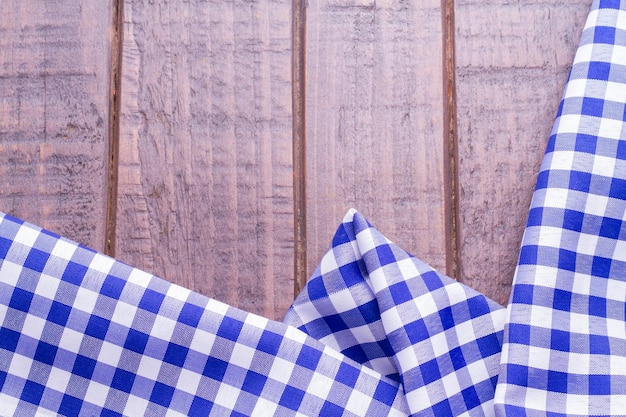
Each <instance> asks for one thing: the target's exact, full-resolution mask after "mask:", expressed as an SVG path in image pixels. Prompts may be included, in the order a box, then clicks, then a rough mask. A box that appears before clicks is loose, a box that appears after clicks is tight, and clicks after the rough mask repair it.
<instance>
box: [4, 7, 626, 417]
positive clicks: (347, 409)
mask: <svg viewBox="0 0 626 417" xmlns="http://www.w3.org/2000/svg"><path fill="white" fill-rule="evenodd" d="M625 105H626V2H625V3H622V2H620V1H615V0H602V1H600V0H596V1H594V3H593V5H592V7H591V11H590V13H589V18H588V20H587V24H586V26H585V29H584V31H583V35H582V38H581V42H580V46H579V48H578V51H577V54H576V58H575V60H574V63H573V66H572V71H571V75H570V78H569V80H568V83H567V86H566V89H565V93H564V96H563V100H562V103H561V106H560V107H559V112H558V114H557V118H556V122H555V125H554V129H553V133H552V135H551V137H550V139H549V142H548V147H547V152H546V155H545V158H544V162H543V165H542V167H541V171H540V173H539V176H538V180H537V186H536V190H535V193H534V197H533V202H532V205H531V209H530V213H529V218H528V225H527V229H526V233H525V235H524V240H523V243H522V248H521V252H520V258H519V265H518V269H517V271H516V276H515V278H514V283H513V291H512V295H511V300H510V303H509V306H508V308H507V309H506V310H505V309H504V308H503V307H502V306H499V305H498V304H496V303H494V302H493V301H491V300H489V299H488V298H486V297H485V296H484V295H482V294H480V293H478V292H476V291H474V290H472V289H470V288H468V287H467V286H465V285H463V284H461V283H459V282H456V281H454V280H452V279H450V278H448V277H446V276H444V275H442V274H440V273H438V272H437V271H435V270H433V269H432V268H430V267H428V266H427V265H425V264H424V263H423V262H421V261H419V260H418V259H416V258H415V257H413V256H411V255H409V254H408V253H406V252H405V251H404V250H402V249H401V248H399V247H398V246H397V245H395V244H393V243H392V242H391V241H389V240H388V239H387V238H386V237H384V236H383V235H382V234H380V233H379V232H378V231H377V230H376V229H375V228H374V227H373V226H372V225H370V224H369V223H368V222H367V220H366V219H365V218H364V217H363V216H362V215H361V214H359V213H358V212H356V211H354V210H350V211H349V212H348V213H347V214H346V216H345V218H344V220H343V222H342V223H341V224H340V226H339V228H338V230H337V233H336V234H335V237H334V238H333V240H332V243H331V247H330V249H329V250H328V252H327V254H326V255H325V256H324V257H323V258H322V260H321V262H320V265H319V267H318V268H317V270H316V272H315V273H314V275H313V277H312V278H311V279H310V280H309V282H308V283H307V285H306V287H305V288H304V290H303V291H302V293H301V294H299V295H298V297H297V298H296V300H295V302H294V304H293V306H292V307H291V309H290V310H289V311H288V313H287V315H286V317H285V322H284V323H280V322H276V321H271V320H267V319H265V318H263V317H259V316H256V315H253V314H250V313H247V312H244V311H242V310H239V309H236V308H234V307H231V306H228V305H226V304H223V303H221V302H218V301H216V300H214V299H210V298H207V297H205V296H202V295H200V294H197V293H194V292H192V291H189V290H187V289H185V288H182V287H179V286H176V285H173V284H170V283H168V282H166V281H164V280H162V279H160V278H157V277H154V276H152V275H150V274H147V273H145V272H143V271H141V270H139V269H136V268H133V267H131V266H128V265H126V264H123V263H121V262H119V261H117V260H115V259H112V258H109V257H107V256H104V255H102V254H100V253H97V252H95V251H93V250H91V249H89V248H85V247H83V246H80V245H78V244H76V243H74V242H72V241H70V240H67V239H65V238H63V237H60V236H57V235H55V234H53V233H50V232H48V231H46V230H43V229H41V228H39V227H37V226H34V225H32V224H29V223H25V222H23V221H21V220H19V219H16V218H14V217H11V216H9V215H0V416H7V417H8V416H20V417H26V416H56V415H63V416H91V415H101V416H129V417H134V416H143V415H147V416H207V415H212V416H274V415H275V416H330V417H334V416H388V415H389V416H409V415H411V416H437V417H440V416H454V417H456V416H493V415H498V416H546V415H549V416H565V415H574V416H603V415H612V416H617V415H622V416H626V227H625V226H624V221H625V220H626V138H625V136H626V124H625V123H624V120H625V112H626V109H625Z"/></svg>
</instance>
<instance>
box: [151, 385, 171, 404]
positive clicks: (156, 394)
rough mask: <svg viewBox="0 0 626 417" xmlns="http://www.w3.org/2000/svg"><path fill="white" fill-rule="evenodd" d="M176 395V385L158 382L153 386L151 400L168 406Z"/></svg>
mask: <svg viewBox="0 0 626 417" xmlns="http://www.w3.org/2000/svg"><path fill="white" fill-rule="evenodd" d="M173 396H174V387H171V386H169V385H165V384H163V383H161V382H158V381H157V382H156V383H155V384H154V387H153V388H152V394H151V395H150V401H151V402H153V403H155V404H158V405H160V406H163V407H165V408H168V407H169V406H170V403H171V402H172V397H173Z"/></svg>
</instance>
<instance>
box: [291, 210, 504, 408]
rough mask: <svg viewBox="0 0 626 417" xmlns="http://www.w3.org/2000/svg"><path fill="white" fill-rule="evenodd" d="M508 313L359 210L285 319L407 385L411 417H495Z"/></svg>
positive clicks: (340, 231)
mask: <svg viewBox="0 0 626 417" xmlns="http://www.w3.org/2000/svg"><path fill="white" fill-rule="evenodd" d="M504 318H505V310H504V308H503V307H502V306H500V305H498V304H496V303H495V302H493V301H491V300H489V299H488V298H486V297H485V296H484V295H482V294H480V293H478V292H476V291H474V290H472V289H471V288H468V287H467V286H465V285H463V284H461V283H459V282H457V281H454V280H452V279H451V278H448V277H446V276H444V275H442V274H440V273H438V272H436V271H435V270H433V269H432V268H430V267H429V266H427V265H426V264H424V263H423V262H421V261H420V260H418V259H416V258H414V257H413V256H411V255H409V254H408V253H407V252H405V251H404V250H402V249H401V248H399V247H398V246H397V245H395V244H393V243H392V242H390V241H389V240H388V239H387V238H385V237H384V236H383V235H382V234H381V233H380V232H378V231H377V230H376V229H375V228H374V227H372V226H371V225H370V224H369V223H368V222H367V220H366V219H365V218H364V217H363V216H362V215H361V214H359V213H358V212H355V211H354V210H351V211H350V212H348V214H347V215H346V217H345V218H344V220H343V223H342V224H341V226H340V227H339V229H338V230H337V233H336V234H335V236H334V238H333V241H332V247H331V249H330V250H329V251H328V252H327V253H326V255H325V256H324V257H323V258H322V261H321V263H320V266H319V267H318V268H317V270H316V271H315V273H314V274H313V277H312V278H311V279H310V280H309V282H308V283H307V285H306V287H305V288H304V290H303V291H302V292H301V293H300V295H299V296H298V297H297V299H296V301H295V303H294V304H293V306H292V307H291V309H290V310H289V311H288V312H287V315H286V317H285V321H286V322H287V323H289V324H292V325H294V326H297V327H298V328H299V329H301V330H302V331H304V332H306V333H308V334H309V335H311V336H312V337H314V338H316V339H318V340H320V341H322V342H323V343H324V344H326V345H328V346H330V347H332V348H334V349H336V350H338V351H341V352H342V353H343V354H345V355H346V356H348V357H350V358H352V359H354V360H356V361H358V362H360V363H363V364H365V365H366V366H368V367H371V368H372V369H374V370H376V371H378V372H380V373H382V374H384V375H387V376H388V377H390V378H392V379H394V380H398V381H401V383H402V386H403V388H404V392H405V395H406V400H407V403H408V406H409V409H410V411H411V413H412V415H416V416H437V417H444V416H461V415H468V416H470V415H476V416H478V415H480V416H482V415H493V396H494V390H495V385H496V380H497V375H498V366H499V363H500V349H501V342H502V329H503V326H504Z"/></svg>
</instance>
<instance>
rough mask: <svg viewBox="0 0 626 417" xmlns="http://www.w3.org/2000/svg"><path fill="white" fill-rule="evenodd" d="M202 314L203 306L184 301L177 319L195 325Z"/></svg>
mask: <svg viewBox="0 0 626 417" xmlns="http://www.w3.org/2000/svg"><path fill="white" fill-rule="evenodd" d="M203 314H204V309H203V308H201V307H199V306H197V305H194V304H191V303H185V305H183V308H182V309H181V310H180V314H179V315H178V321H179V322H181V323H184V324H186V325H188V326H191V327H197V326H198V323H200V319H201V318H202V315H203Z"/></svg>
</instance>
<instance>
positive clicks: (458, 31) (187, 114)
mask: <svg viewBox="0 0 626 417" xmlns="http://www.w3.org/2000/svg"><path fill="white" fill-rule="evenodd" d="M590 4H591V0H570V1H568V2H563V1H556V0H517V1H511V0H488V1H485V0H456V1H452V0H437V1H433V0H422V1H402V0H309V1H308V2H307V1H306V0H293V2H290V1H281V0H276V1H274V0H257V1H252V2H250V1H242V0H213V1H210V2H207V1H199V0H188V1H184V2H183V1H165V0H155V1H145V0H123V1H122V0H57V1H55V2H41V1H36V0H4V1H2V2H0V15H1V16H2V19H0V173H1V176H2V181H0V211H3V212H7V213H10V214H12V215H15V216H18V217H21V218H23V219H25V220H28V221H30V222H34V223H36V224H38V225H40V226H43V227H46V228H49V229H51V230H53V231H55V232H57V233H60V234H62V235H64V236H66V237H69V238H71V239H74V240H77V241H78V242H80V243H83V244H85V245H88V246H90V247H93V248H94V249H97V250H99V251H104V252H106V253H107V254H110V255H113V256H115V257H117V258H118V259H120V260H122V261H125V262H127V263H129V264H131V265H133V266H137V267H140V268H142V269H145V270H146V271H148V272H151V273H153V274H155V275H158V276H160V277H163V278H166V279H168V280H170V281H172V282H176V283H178V284H181V285H184V286H186V287H189V288H191V289H193V290H196V291H199V292H202V293H204V294H206V295H208V296H211V297H215V298H217V299H219V300H222V301H224V302H227V303H229V304H232V305H235V306H238V307H240V308H243V309H245V310H247V311H251V312H254V313H258V314H261V315H264V316H266V317H269V318H276V319H281V318H282V316H283V315H284V312H285V310H286V309H287V308H288V307H289V305H290V303H291V301H292V300H293V297H294V288H295V289H296V291H297V289H299V288H300V287H301V286H302V284H303V282H304V281H305V280H306V278H307V277H308V276H309V275H310V274H311V273H312V272H313V270H314V268H315V266H316V265H317V263H318V262H319V260H320V258H321V256H322V255H323V253H324V252H325V250H326V248H327V247H328V245H329V243H330V240H331V238H332V235H333V233H334V231H335V229H336V227H337V225H338V224H339V222H340V221H341V219H342V217H343V215H344V213H345V212H346V211H347V210H348V209H349V208H350V207H354V208H356V209H357V210H359V211H360V212H361V213H363V214H364V215H365V216H366V217H367V218H368V219H369V220H370V222H372V223H373V224H374V226H376V227H377V228H378V229H379V230H380V231H381V232H383V233H384V234H385V235H386V236H387V237H389V238H390V239H392V240H394V241H395V242H396V243H398V244H399V245H400V246H401V247H403V248H404V249H406V250H408V251H409V252H411V253H412V254H414V255H415V256H417V257H419V258H421V259H423V260H424V261H426V262H427V263H429V264H430V265H432V266H433V267H435V268H437V269H439V270H441V271H443V272H446V273H448V274H449V275H451V276H453V277H455V278H457V279H459V280H461V281H462V282H464V283H466V284H468V285H470V286H472V287H474V288H476V289H478V290H480V291H483V292H485V293H486V294H487V295H489V296H490V297H492V298H494V299H495V300H497V301H498V302H500V303H506V302H507V299H508V295H509V291H510V287H511V281H512V278H513V274H514V270H515V264H516V261H517V255H518V250H519V244H520V241H521V238H522V233H523V230H524V225H525V222H526V215H527V210H528V205H529V203H530V198H531V195H532V191H533V187H534V183H535V178H536V174H537V171H538V168H539V164H540V162H541V158H542V155H543V151H544V149H545V146H546V143H547V139H548V136H549V134H550V131H551V128H552V122H553V119H554V115H555V113H556V109H557V106H558V104H559V100H560V98H561V94H562V91H563V86H564V84H565V80H566V78H567V75H568V71H569V68H570V66H571V62H572V59H573V56H574V52H575V49H576V46H577V44H578V40H579V37H580V34H581V32H582V29H583V26H584V22H585V19H586V16H587V12H588V10H589V6H590Z"/></svg>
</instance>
